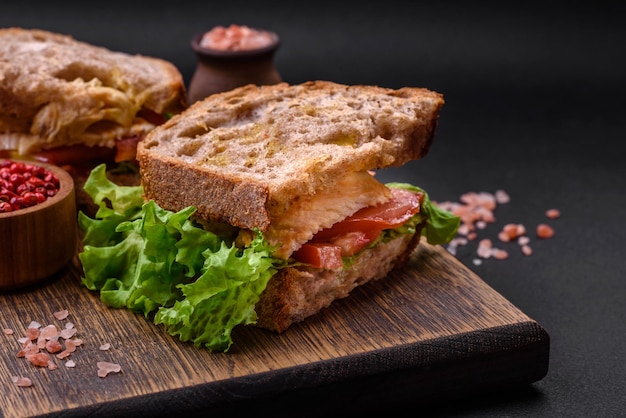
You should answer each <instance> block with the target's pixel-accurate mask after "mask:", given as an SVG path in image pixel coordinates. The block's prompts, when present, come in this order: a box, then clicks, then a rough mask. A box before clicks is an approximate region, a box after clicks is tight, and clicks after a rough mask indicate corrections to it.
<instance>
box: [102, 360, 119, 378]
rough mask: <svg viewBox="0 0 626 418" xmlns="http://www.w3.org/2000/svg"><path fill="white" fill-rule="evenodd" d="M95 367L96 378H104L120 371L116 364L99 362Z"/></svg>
mask: <svg viewBox="0 0 626 418" xmlns="http://www.w3.org/2000/svg"><path fill="white" fill-rule="evenodd" d="M96 365H97V366H98V377H106V376H107V375H108V374H109V373H119V372H121V371H122V367H121V366H120V365H119V364H117V363H109V362H108V361H99V362H97V363H96Z"/></svg>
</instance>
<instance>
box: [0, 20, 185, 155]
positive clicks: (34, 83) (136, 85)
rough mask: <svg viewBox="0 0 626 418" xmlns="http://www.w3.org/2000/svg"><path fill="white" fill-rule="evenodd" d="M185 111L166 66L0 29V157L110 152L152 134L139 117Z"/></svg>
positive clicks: (173, 72) (179, 87) (174, 75)
mask: <svg viewBox="0 0 626 418" xmlns="http://www.w3.org/2000/svg"><path fill="white" fill-rule="evenodd" d="M186 106H187V99H186V91H185V87H184V82H183V78H182V75H181V74H180V72H179V71H178V69H177V68H176V67H175V66H174V65H173V64H171V63H169V62H167V61H164V60H161V59H157V58H152V57H146V56H141V55H131V54H126V53H122V52H113V51H110V50H108V49H106V48H103V47H97V46H94V45H90V44H87V43H84V42H80V41H77V40H75V39H74V38H72V37H70V36H66V35H62V34H58V33H53V32H48V31H43V30H38V29H23V28H5V29H0V150H15V151H16V152H17V153H19V154H21V155H28V154H32V153H34V152H36V151H40V150H43V149H50V148H54V147H59V146H64V145H74V144H84V145H88V146H95V145H98V146H106V147H113V145H114V141H115V140H116V139H118V138H121V137H124V136H129V135H137V134H138V135H142V134H145V133H146V132H147V131H149V130H151V129H152V128H153V127H154V126H153V125H152V124H151V123H149V121H146V120H145V119H144V118H141V117H138V114H139V113H140V111H143V112H146V111H148V112H153V113H156V114H158V115H163V114H166V113H173V114H174V113H179V112H180V111H182V110H183V109H184V108H186Z"/></svg>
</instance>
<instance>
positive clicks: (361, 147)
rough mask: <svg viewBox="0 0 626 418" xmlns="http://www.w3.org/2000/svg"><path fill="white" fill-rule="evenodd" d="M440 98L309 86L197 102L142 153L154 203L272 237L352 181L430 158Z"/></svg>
mask: <svg viewBox="0 0 626 418" xmlns="http://www.w3.org/2000/svg"><path fill="white" fill-rule="evenodd" d="M443 103H444V101H443V97H442V95H440V94H439V93H436V92H432V91H429V90H426V89H422V88H412V87H405V88H401V89H397V90H393V89H388V88H383V87H378V86H365V85H353V86H348V85H342V84H337V83H333V82H329V81H310V82H306V83H303V84H297V85H290V84H287V83H281V84H277V85H271V86H261V87H259V86H255V85H248V86H244V87H240V88H237V89H234V90H232V91H229V92H225V93H220V94H216V95H212V96H209V97H208V98H206V99H204V100H202V101H199V102H196V103H194V104H193V105H191V106H190V107H189V108H188V109H187V110H185V111H184V112H182V113H181V114H179V115H177V116H175V117H173V118H172V119H170V120H169V121H168V122H167V123H165V124H163V125H161V126H159V127H157V128H155V129H154V130H152V131H151V132H150V133H149V134H148V135H147V136H146V137H145V138H144V139H143V140H142V141H141V142H140V143H139V146H138V149H137V159H138V161H139V166H140V171H141V175H142V183H143V186H144V189H145V194H146V198H147V199H154V200H155V201H156V202H157V203H158V204H159V205H160V206H162V207H164V208H166V209H169V210H173V211H177V210H181V209H183V208H185V207H187V206H189V205H194V206H196V207H197V210H198V211H197V214H198V216H200V217H201V218H204V219H208V220H213V221H219V222H225V223H228V224H230V225H234V226H236V227H239V228H248V229H251V228H259V229H261V230H262V231H265V230H266V229H267V228H268V227H269V225H270V223H271V221H272V218H273V217H276V216H279V215H280V214H282V213H284V212H285V211H287V210H288V209H289V207H290V206H291V205H292V204H293V203H294V202H296V201H298V200H299V199H302V198H303V197H310V196H313V195H314V194H316V193H318V192H319V191H321V190H324V189H329V188H332V186H333V185H334V184H335V182H336V181H337V179H338V178H340V177H341V176H342V175H344V174H345V173H347V172H360V171H364V170H375V169H380V168H385V167H390V166H401V165H403V164H405V163H406V162H408V161H410V160H415V159H419V158H422V157H423V156H425V155H426V153H427V152H428V150H429V147H430V145H431V142H432V140H433V136H434V133H435V129H436V126H437V121H438V115H439V110H440V108H441V107H442V106H443Z"/></svg>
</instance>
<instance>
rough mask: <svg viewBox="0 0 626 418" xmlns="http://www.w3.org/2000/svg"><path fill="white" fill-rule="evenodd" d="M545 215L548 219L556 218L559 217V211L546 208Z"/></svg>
mask: <svg viewBox="0 0 626 418" xmlns="http://www.w3.org/2000/svg"><path fill="white" fill-rule="evenodd" d="M546 217H547V218H548V219H557V218H559V217H561V211H560V210H558V209H548V210H547V211H546Z"/></svg>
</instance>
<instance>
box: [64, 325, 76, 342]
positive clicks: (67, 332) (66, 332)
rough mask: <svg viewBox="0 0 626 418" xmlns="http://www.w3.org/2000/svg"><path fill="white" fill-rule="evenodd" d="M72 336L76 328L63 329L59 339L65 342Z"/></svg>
mask: <svg viewBox="0 0 626 418" xmlns="http://www.w3.org/2000/svg"><path fill="white" fill-rule="evenodd" d="M74 334H76V328H64V329H63V330H62V331H61V338H63V339H65V340H67V339H69V338H72V337H73V336H74Z"/></svg>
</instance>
